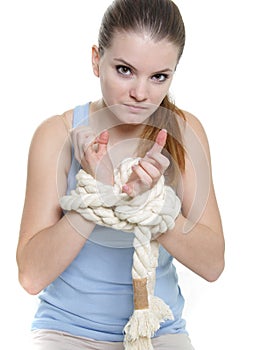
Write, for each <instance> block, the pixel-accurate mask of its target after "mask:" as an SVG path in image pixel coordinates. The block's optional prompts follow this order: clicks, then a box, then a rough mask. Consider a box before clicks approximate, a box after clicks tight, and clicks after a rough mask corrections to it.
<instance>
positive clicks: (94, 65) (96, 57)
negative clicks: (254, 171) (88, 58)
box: [92, 45, 100, 77]
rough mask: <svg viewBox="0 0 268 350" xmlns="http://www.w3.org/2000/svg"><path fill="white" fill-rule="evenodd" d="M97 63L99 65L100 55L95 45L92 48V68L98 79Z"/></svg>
mask: <svg viewBox="0 0 268 350" xmlns="http://www.w3.org/2000/svg"><path fill="white" fill-rule="evenodd" d="M99 63H100V54H99V49H98V47H97V46H96V45H94V46H92V68H93V73H94V74H95V75H96V77H99V76H100V74H99Z"/></svg>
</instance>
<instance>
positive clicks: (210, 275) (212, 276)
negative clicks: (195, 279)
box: [202, 259, 225, 282]
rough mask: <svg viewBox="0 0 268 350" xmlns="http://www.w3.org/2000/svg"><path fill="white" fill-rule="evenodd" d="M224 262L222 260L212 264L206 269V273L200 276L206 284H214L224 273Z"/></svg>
mask: <svg viewBox="0 0 268 350" xmlns="http://www.w3.org/2000/svg"><path fill="white" fill-rule="evenodd" d="M224 267H225V262H224V259H222V260H221V261H219V262H218V263H217V264H213V266H211V267H210V268H208V269H207V271H206V273H205V274H204V275H203V276H202V277H203V278H204V279H205V280H206V281H207V282H216V281H217V280H218V279H219V277H220V276H221V274H222V273H223V271H224Z"/></svg>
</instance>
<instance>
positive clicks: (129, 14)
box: [98, 0, 185, 184]
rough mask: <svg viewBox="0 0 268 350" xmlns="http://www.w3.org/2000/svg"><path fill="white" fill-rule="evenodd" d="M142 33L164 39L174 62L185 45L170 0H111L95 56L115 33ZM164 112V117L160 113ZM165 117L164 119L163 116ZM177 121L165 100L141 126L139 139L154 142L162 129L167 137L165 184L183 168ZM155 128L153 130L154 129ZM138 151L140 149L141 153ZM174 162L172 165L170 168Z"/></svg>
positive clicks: (180, 114) (181, 26)
mask: <svg viewBox="0 0 268 350" xmlns="http://www.w3.org/2000/svg"><path fill="white" fill-rule="evenodd" d="M122 31H127V32H136V33H139V32H146V34H148V35H150V37H151V39H153V40H155V41H160V40H162V39H167V40H168V41H169V42H171V43H173V44H174V45H175V46H177V47H178V62H179V59H180V57H181V55H182V52H183V49H184V44H185V28H184V23H183V20H182V17H181V14H180V11H179V9H178V7H177V6H176V5H175V4H174V2H173V1H171V0H115V1H113V3H112V4H111V5H110V6H109V7H108V9H107V10H106V12H105V14H104V16H103V20H102V23H101V27H100V30H99V39H98V41H99V52H100V55H102V54H103V53H104V50H105V49H107V48H109V47H110V46H111V43H112V40H113V36H114V34H115V33H116V32H122ZM164 110H166V111H167V113H165V112H163V111H164ZM164 114H166V116H164ZM178 118H182V120H183V119H185V118H184V115H183V112H182V111H181V110H180V109H179V108H178V107H176V105H175V104H174V103H173V102H171V100H170V99H169V97H168V96H166V97H165V98H164V100H163V101H162V103H161V108H160V109H158V111H157V113H154V114H153V115H152V116H151V117H150V118H149V121H148V125H146V126H145V128H144V130H143V132H142V135H141V138H143V139H147V140H152V141H154V140H155V138H156V135H157V132H158V131H159V130H160V129H162V128H165V129H167V131H168V137H167V142H166V146H165V149H166V150H167V152H168V154H169V156H170V158H171V159H172V162H171V164H172V165H171V166H170V169H169V180H170V181H171V183H173V184H175V183H176V178H177V176H176V174H177V172H176V171H175V168H176V166H175V165H177V166H178V167H179V169H180V170H181V171H184V168H185V152H184V148H183V144H182V140H181V132H180V127H179V123H178ZM156 126H157V127H156ZM140 150H142V146H141V149H140ZM174 162H175V165H174Z"/></svg>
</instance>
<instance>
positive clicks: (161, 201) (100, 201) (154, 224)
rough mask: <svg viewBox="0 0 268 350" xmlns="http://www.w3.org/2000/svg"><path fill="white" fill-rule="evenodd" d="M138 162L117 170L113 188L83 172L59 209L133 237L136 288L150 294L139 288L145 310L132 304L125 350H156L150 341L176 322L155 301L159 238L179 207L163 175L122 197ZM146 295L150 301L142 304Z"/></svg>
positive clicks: (126, 163)
mask: <svg viewBox="0 0 268 350" xmlns="http://www.w3.org/2000/svg"><path fill="white" fill-rule="evenodd" d="M138 161H139V158H128V159H125V160H124V161H123V162H122V163H121V164H120V165H119V167H118V168H116V169H115V172H114V179H115V184H114V186H109V185H104V184H102V183H99V182H98V181H96V180H95V179H94V178H93V177H92V176H91V175H89V174H88V173H86V172H85V171H84V170H82V169H81V170H80V171H79V172H78V173H77V175H76V179H77V187H76V189H75V190H73V191H71V193H70V195H66V196H64V197H62V198H61V199H60V205H61V207H62V208H63V209H64V210H75V211H77V212H78V213H80V214H81V215H82V216H83V217H84V218H86V219H87V220H90V221H93V222H95V223H96V224H98V225H102V226H109V227H111V228H114V229H118V230H122V231H125V232H134V234H135V237H134V241H133V246H134V253H133V265H132V279H133V285H134V284H135V285H136V284H139V285H141V284H142V283H143V281H145V282H146V288H145V289H146V290H144V287H143V288H142V287H137V288H140V290H139V289H137V288H136V289H135V290H136V292H135V293H134V300H135V297H137V298H138V297H139V296H140V299H142V300H140V301H142V303H141V304H144V302H145V304H144V305H146V303H147V305H146V306H141V305H140V303H139V299H137V300H138V302H137V305H135V303H134V306H135V307H134V312H133V315H132V316H131V318H130V320H129V322H128V323H127V324H126V326H125V328H124V332H125V339H124V345H125V349H126V350H152V349H153V348H152V344H151V337H152V336H153V335H154V333H155V332H156V331H157V330H158V329H159V328H160V323H161V322H163V321H165V320H167V319H173V315H172V312H171V310H170V309H169V307H168V305H166V304H165V303H164V302H163V301H162V300H161V299H160V298H158V297H156V296H154V286H155V278H156V277H155V276H156V267H157V265H158V254H159V244H158V242H157V240H155V238H156V237H157V235H159V234H161V233H164V232H166V231H167V230H169V229H171V228H173V227H174V221H175V218H176V217H177V215H178V214H179V212H180V209H181V202H180V199H179V198H178V197H177V196H176V194H175V192H174V191H173V190H172V189H171V187H169V186H165V180H164V176H161V177H160V179H159V181H158V182H157V184H156V185H155V186H154V187H153V188H152V189H150V190H148V191H146V192H144V193H142V194H140V195H138V196H136V197H134V198H131V197H129V196H128V195H127V194H126V193H123V192H122V190H121V189H122V186H123V185H124V184H125V183H126V182H127V181H128V178H129V176H130V174H131V172H132V170H131V167H132V165H134V164H136V163H138ZM144 293H145V294H144ZM145 296H146V299H147V300H144V298H145ZM138 304H139V305H138Z"/></svg>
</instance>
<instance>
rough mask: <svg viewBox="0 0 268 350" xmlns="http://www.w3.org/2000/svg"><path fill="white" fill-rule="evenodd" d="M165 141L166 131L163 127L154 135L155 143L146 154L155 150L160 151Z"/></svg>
mask: <svg viewBox="0 0 268 350" xmlns="http://www.w3.org/2000/svg"><path fill="white" fill-rule="evenodd" d="M166 141H167V131H166V130H165V129H162V130H160V131H159V133H158V134H157V136H156V139H155V143H154V145H153V147H152V148H151V149H150V151H149V152H148V154H149V155H150V154H152V153H155V152H158V153H161V152H162V149H163V147H164V146H165V144H166Z"/></svg>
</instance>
